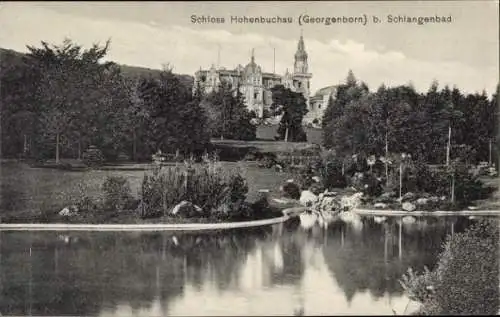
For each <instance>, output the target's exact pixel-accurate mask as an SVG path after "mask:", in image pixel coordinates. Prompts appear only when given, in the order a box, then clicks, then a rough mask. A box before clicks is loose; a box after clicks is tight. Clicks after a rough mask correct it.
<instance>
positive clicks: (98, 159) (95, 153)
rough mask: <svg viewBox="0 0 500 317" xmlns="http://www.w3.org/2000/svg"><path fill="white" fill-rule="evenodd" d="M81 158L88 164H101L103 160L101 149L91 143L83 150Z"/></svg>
mask: <svg viewBox="0 0 500 317" xmlns="http://www.w3.org/2000/svg"><path fill="white" fill-rule="evenodd" d="M82 160H83V162H84V163H85V164H86V165H88V166H95V165H101V164H102V163H103V162H104V156H103V154H102V151H101V150H99V149H97V148H96V147H95V146H93V145H91V146H89V148H88V149H87V150H86V151H85V152H83V155H82Z"/></svg>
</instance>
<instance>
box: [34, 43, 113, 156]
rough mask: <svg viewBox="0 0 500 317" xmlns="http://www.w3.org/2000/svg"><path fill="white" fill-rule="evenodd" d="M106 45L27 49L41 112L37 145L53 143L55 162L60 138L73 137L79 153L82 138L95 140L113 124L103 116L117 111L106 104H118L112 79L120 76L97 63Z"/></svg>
mask: <svg viewBox="0 0 500 317" xmlns="http://www.w3.org/2000/svg"><path fill="white" fill-rule="evenodd" d="M109 44H110V42H109V41H108V42H106V44H105V45H104V46H103V47H101V46H99V45H98V44H94V45H93V46H92V47H91V48H89V49H87V50H83V49H82V47H81V46H79V45H77V44H75V43H73V42H72V41H71V40H69V39H65V40H64V42H63V43H62V44H61V45H49V44H48V43H46V42H42V47H41V48H37V47H34V46H28V50H29V53H28V54H27V59H28V61H29V63H30V65H31V66H32V67H33V68H34V69H35V70H36V73H37V74H38V76H39V81H38V82H37V85H36V87H35V89H34V91H35V100H36V102H37V104H39V105H40V112H41V115H40V130H41V131H40V132H41V140H40V141H42V143H44V142H43V141H47V140H53V139H55V158H56V162H57V163H58V162H59V158H60V157H59V156H60V150H61V149H60V145H61V138H65V139H67V140H69V139H77V143H78V148H79V151H78V152H79V153H80V147H81V143H82V141H83V139H87V142H89V143H90V142H92V141H93V140H95V139H97V140H98V139H99V138H100V137H102V135H103V131H102V130H103V129H104V128H106V127H109V125H110V123H112V122H111V121H110V120H109V118H107V115H109V114H112V113H116V109H109V108H110V107H108V106H106V105H110V104H112V105H116V104H118V102H117V100H119V99H120V97H119V96H118V95H117V94H116V91H115V90H114V89H115V88H116V85H114V81H115V80H116V78H117V77H119V76H120V74H119V72H118V71H117V70H116V68H115V69H114V70H113V66H114V64H113V63H110V62H106V63H102V62H101V60H102V58H103V57H105V56H106V54H107V52H108V49H109ZM111 108H113V107H111Z"/></svg>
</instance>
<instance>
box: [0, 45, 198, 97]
mask: <svg viewBox="0 0 500 317" xmlns="http://www.w3.org/2000/svg"><path fill="white" fill-rule="evenodd" d="M24 55H25V54H24V53H21V52H17V51H14V50H11V49H6V48H0V68H2V66H3V65H5V64H12V63H18V62H20V60H21V58H22V57H23V56H24ZM118 65H119V66H120V69H121V71H122V74H123V75H124V76H125V77H139V76H149V75H151V76H153V77H156V76H159V74H160V73H161V70H160V69H151V68H145V67H138V66H130V65H120V64H118ZM176 75H177V76H178V77H179V80H180V81H181V82H182V83H183V84H184V85H186V86H187V87H189V88H190V89H191V88H192V86H193V80H194V78H193V76H190V75H185V74H176Z"/></svg>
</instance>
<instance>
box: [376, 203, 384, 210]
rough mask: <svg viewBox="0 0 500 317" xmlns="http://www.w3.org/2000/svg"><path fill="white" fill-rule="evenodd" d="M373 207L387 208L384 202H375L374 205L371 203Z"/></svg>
mask: <svg viewBox="0 0 500 317" xmlns="http://www.w3.org/2000/svg"><path fill="white" fill-rule="evenodd" d="M373 207H374V208H380V209H385V208H387V204H384V203H376V204H375V205H373Z"/></svg>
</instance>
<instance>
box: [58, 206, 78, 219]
mask: <svg viewBox="0 0 500 317" xmlns="http://www.w3.org/2000/svg"><path fill="white" fill-rule="evenodd" d="M77 214H78V207H76V206H69V207H64V208H63V209H62V210H61V211H59V215H60V216H65V217H69V216H76V215H77Z"/></svg>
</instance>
